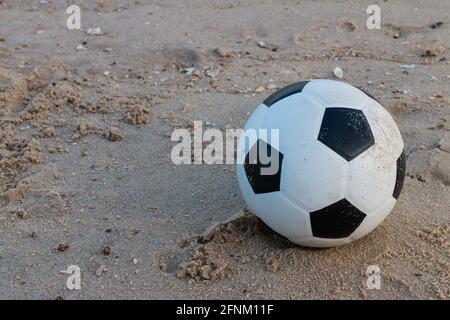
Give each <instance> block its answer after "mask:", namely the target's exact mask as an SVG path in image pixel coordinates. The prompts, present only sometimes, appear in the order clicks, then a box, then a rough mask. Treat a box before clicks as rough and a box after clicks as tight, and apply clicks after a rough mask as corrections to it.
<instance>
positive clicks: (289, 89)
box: [263, 81, 309, 107]
mask: <svg viewBox="0 0 450 320" xmlns="http://www.w3.org/2000/svg"><path fill="white" fill-rule="evenodd" d="M308 82H309V81H300V82H297V83H293V84H290V85H288V86H286V87H284V88H281V89H280V90H278V91H277V92H275V93H273V94H272V95H270V96H269V97H268V98H267V99H266V100H264V102H263V103H264V104H265V105H266V106H268V107H270V106H271V105H273V104H275V103H276V102H278V101H280V100H281V99H284V98H286V97H288V96H290V95H293V94H296V93H300V92H302V90H303V88H304V87H305V86H306V85H307V84H308Z"/></svg>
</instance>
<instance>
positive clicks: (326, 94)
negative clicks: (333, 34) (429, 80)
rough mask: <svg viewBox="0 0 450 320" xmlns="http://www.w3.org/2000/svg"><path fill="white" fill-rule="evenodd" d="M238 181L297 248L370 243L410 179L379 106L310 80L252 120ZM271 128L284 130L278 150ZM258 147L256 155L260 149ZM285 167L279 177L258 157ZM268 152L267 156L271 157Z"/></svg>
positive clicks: (345, 87)
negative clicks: (266, 170) (263, 132)
mask: <svg viewBox="0 0 450 320" xmlns="http://www.w3.org/2000/svg"><path fill="white" fill-rule="evenodd" d="M249 129H255V130H259V129H267V130H269V131H268V132H269V134H268V135H267V136H264V135H258V138H257V139H256V140H254V141H253V143H249V141H250V140H251V139H249V138H248V136H246V135H243V136H242V138H241V140H240V142H239V147H238V159H239V158H240V159H242V161H240V162H239V161H238V164H237V177H238V181H239V186H240V189H241V191H242V194H243V197H244V199H245V201H246V203H247V205H248V207H249V209H250V210H251V211H252V212H253V213H254V214H255V215H256V216H258V217H259V218H261V219H262V220H263V221H264V222H265V223H266V224H267V225H268V226H270V227H271V228H272V229H273V230H275V231H276V232H278V233H279V234H281V235H283V236H285V237H287V238H288V239H289V240H291V241H292V242H294V243H297V244H300V245H304V246H310V247H332V246H338V245H342V244H346V243H349V242H350V241H352V240H356V239H358V238H361V237H363V236H364V235H366V234H367V233H369V232H371V231H372V230H373V229H375V227H376V226H378V225H379V224H380V223H381V222H382V221H383V220H384V219H385V218H386V217H387V216H388V214H389V213H390V212H391V210H392V209H393V208H394V206H395V203H396V201H397V199H398V197H399V195H400V192H401V189H402V186H403V181H404V178H405V155H404V152H403V139H402V136H401V134H400V131H399V129H398V127H397V125H396V123H395V121H394V119H393V118H392V117H391V115H390V114H389V113H388V112H387V111H386V109H384V108H383V106H382V105H381V104H380V102H379V101H377V100H376V99H375V98H374V97H372V96H371V95H369V94H367V93H365V92H364V91H362V90H360V89H358V88H356V87H353V86H351V85H349V84H347V83H344V82H341V81H333V80H310V81H303V82H299V83H295V84H292V85H290V86H287V87H285V88H283V89H281V90H279V91H277V92H276V93H274V94H272V95H271V96H270V97H268V98H267V99H266V100H265V101H264V102H263V103H262V104H261V105H259V106H258V107H257V108H256V110H255V111H254V112H253V114H252V115H251V116H250V118H249V119H248V121H247V123H246V125H245V128H244V132H248V131H249ZM270 129H278V130H279V143H278V144H277V147H276V148H275V147H273V146H272V145H271V141H270V140H271V138H270V137H271V136H270ZM255 148H256V149H255ZM255 150H257V151H258V152H259V150H266V151H267V152H268V155H270V156H271V158H270V159H271V160H270V161H273V160H274V159H276V160H277V161H279V166H278V169H277V171H276V172H275V173H272V174H269V175H268V174H267V173H264V174H261V172H262V169H264V168H266V167H267V166H268V163H267V161H266V162H263V161H261V159H260V157H259V153H258V152H257V154H258V156H257V157H256V158H255V157H253V161H252V160H251V157H249V155H250V154H251V153H252V151H255ZM267 152H266V153H267Z"/></svg>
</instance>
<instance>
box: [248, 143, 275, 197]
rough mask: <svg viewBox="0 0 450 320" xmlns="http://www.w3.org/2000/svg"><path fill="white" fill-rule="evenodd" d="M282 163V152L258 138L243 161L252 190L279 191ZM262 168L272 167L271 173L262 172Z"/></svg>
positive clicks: (263, 191)
mask: <svg viewBox="0 0 450 320" xmlns="http://www.w3.org/2000/svg"><path fill="white" fill-rule="evenodd" d="M261 151H263V152H261ZM261 156H262V157H263V158H265V160H264V159H262V158H261ZM273 160H275V161H277V162H278V165H277V164H276V163H272V161H273ZM282 165H283V154H282V153H281V152H279V151H278V150H277V149H275V148H274V147H272V146H271V145H270V144H267V143H266V142H264V141H263V140H261V139H259V140H258V141H257V142H256V143H255V144H254V145H253V147H252V148H251V149H250V151H249V152H248V153H247V155H246V156H245V163H244V170H245V174H246V175H247V179H248V182H249V183H250V185H251V187H252V189H253V192H255V193H256V194H260V193H269V192H275V191H280V179H281V168H282ZM263 168H272V170H273V172H269V173H271V174H267V172H266V173H264V172H263V173H262V172H261V169H263Z"/></svg>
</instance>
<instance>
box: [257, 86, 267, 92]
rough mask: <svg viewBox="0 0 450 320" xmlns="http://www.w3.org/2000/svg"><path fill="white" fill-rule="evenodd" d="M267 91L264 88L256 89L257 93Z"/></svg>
mask: <svg viewBox="0 0 450 320" xmlns="http://www.w3.org/2000/svg"><path fill="white" fill-rule="evenodd" d="M265 90H266V88H264V87H258V88H256V89H255V93H261V92H264V91H265Z"/></svg>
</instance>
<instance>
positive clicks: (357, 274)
mask: <svg viewBox="0 0 450 320" xmlns="http://www.w3.org/2000/svg"><path fill="white" fill-rule="evenodd" d="M73 2H74V1H56V0H54V1H37V0H36V1H13V0H0V195H1V196H0V298H2V299H15V298H24V299H57V298H63V299H106V298H109V299H169V298H174V299H180V298H187V299H210V298H220V299H222V298H236V299H268V298H275V299H422V298H423V299H448V298H449V297H450V244H449V243H450V242H449V230H450V133H449V130H450V104H449V102H450V99H449V88H450V62H449V61H450V55H449V52H450V51H449V50H450V48H449V43H450V19H449V13H450V2H449V1H447V0H432V1H426V2H425V1H418V0H396V1H394V0H389V1H379V3H378V4H379V5H380V8H381V19H382V21H381V23H382V25H381V29H380V30H368V29H367V28H366V19H367V17H368V14H367V13H366V8H367V6H368V5H370V4H372V2H371V1H333V2H332V1H325V0H316V1H314V0H305V1H303V0H296V1H294V0H280V1H275V0H273V1H268V0H248V1H239V0H235V1H228V0H212V1H206V0H190V1H175V0H165V1H156V0H155V1H144V0H140V1H124V0H117V1H107V0H105V1H75V2H78V4H79V6H80V8H81V30H68V29H67V28H66V19H67V18H68V14H67V13H66V8H67V7H68V5H70V4H72V3H73ZM97 27H98V28H101V30H96V32H97V33H98V34H97V35H92V34H88V32H87V31H88V29H89V28H97ZM91 31H93V30H92V29H91V30H90V33H92V32H91ZM94 31H95V30H94ZM335 67H340V68H342V70H343V73H344V74H343V78H342V80H343V81H347V82H349V83H351V84H353V85H356V86H358V87H361V88H364V89H365V90H366V91H368V92H370V93H371V94H373V95H374V96H376V97H377V98H378V99H379V100H381V102H382V103H383V104H384V106H385V107H386V108H387V109H388V110H389V111H390V112H391V113H392V115H393V117H394V118H395V120H396V121H397V123H398V126H399V128H400V130H401V132H402V135H403V139H404V141H405V152H406V155H407V177H406V180H405V185H404V188H403V193H402V195H401V197H400V199H399V201H398V203H397V206H396V207H395V209H394V210H393V212H392V214H391V215H390V216H389V217H388V218H387V219H386V220H385V221H384V222H383V224H382V225H380V226H379V227H378V228H377V229H376V230H375V231H374V232H372V233H370V234H369V235H368V236H366V237H365V238H363V239H361V240H359V241H356V242H353V243H351V244H349V245H346V246H343V247H338V248H332V249H323V250H312V249H307V248H302V247H299V246H296V245H294V244H291V243H289V242H288V241H287V240H285V239H283V238H282V237H280V236H278V235H277V234H275V233H274V232H272V231H271V230H270V229H269V228H267V227H266V226H265V225H264V224H263V223H261V222H260V221H259V220H258V219H256V218H255V217H254V216H252V215H251V214H250V213H249V212H247V211H246V209H245V203H244V201H243V199H242V197H241V195H240V191H239V188H238V185H237V181H236V172H235V167H234V166H233V165H180V166H176V165H174V164H173V163H172V162H171V159H170V153H171V150H172V147H173V146H174V145H175V142H172V141H171V139H170V137H171V134H172V132H173V130H174V129H176V128H190V127H191V126H192V122H193V121H194V120H199V121H203V124H204V126H205V128H206V127H214V128H218V129H220V130H225V129H226V128H241V127H243V125H244V123H245V121H246V119H247V118H248V116H249V114H250V113H251V112H252V111H253V110H254V108H255V107H256V106H257V105H258V104H259V103H261V102H262V101H263V100H264V99H265V98H266V97H267V96H268V95H269V94H271V93H272V92H274V91H275V90H276V89H277V88H281V87H283V86H285V85H287V84H290V83H293V82H297V81H300V80H305V79H312V78H330V79H333V78H334V75H333V69H334V68H335ZM71 265H76V266H78V267H79V268H80V270H81V289H80V290H69V289H68V288H67V287H66V280H67V277H68V275H67V274H64V273H61V270H66V269H67V268H68V267H69V266H71ZM370 265H377V266H379V268H380V270H381V289H380V290H369V289H368V288H367V285H366V280H367V276H366V269H367V267H368V266H370Z"/></svg>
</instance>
